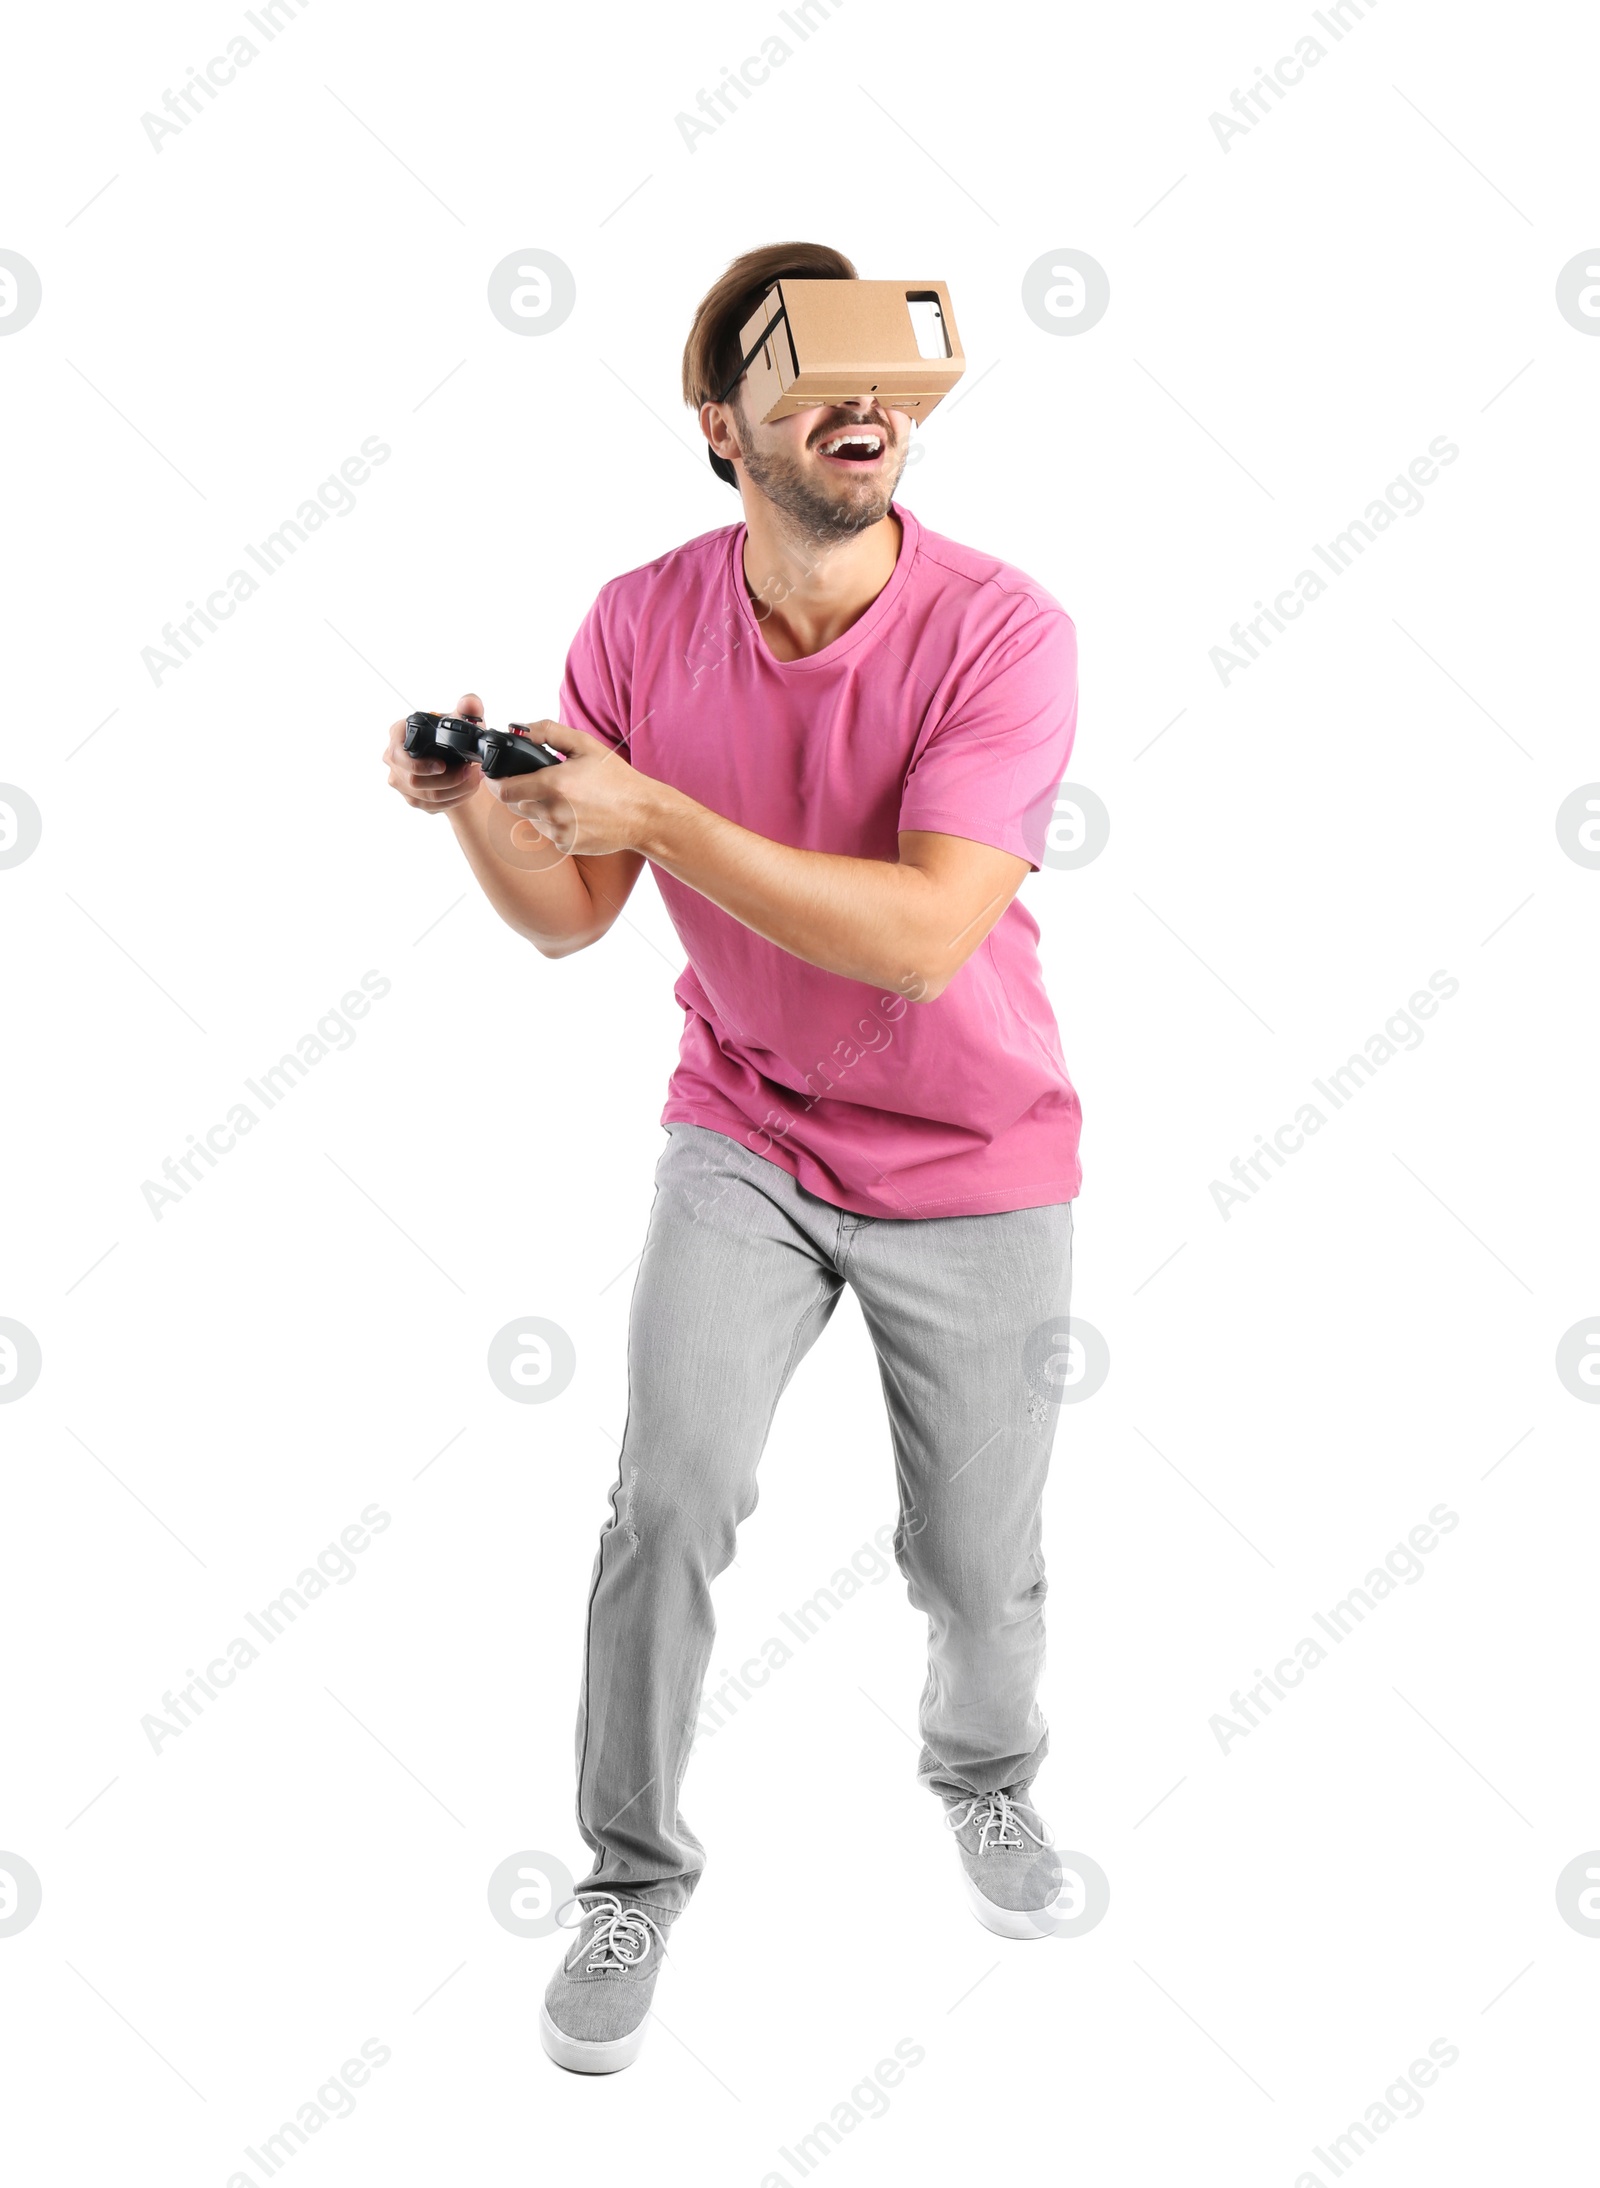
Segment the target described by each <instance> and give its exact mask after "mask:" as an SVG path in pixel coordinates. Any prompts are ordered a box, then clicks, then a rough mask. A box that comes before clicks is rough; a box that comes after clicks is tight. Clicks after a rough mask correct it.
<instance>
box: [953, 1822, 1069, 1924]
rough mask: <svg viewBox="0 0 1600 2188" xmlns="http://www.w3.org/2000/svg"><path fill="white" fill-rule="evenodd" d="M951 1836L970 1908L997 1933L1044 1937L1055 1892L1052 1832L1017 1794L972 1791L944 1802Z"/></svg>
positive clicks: (1056, 1864)
mask: <svg viewBox="0 0 1600 2188" xmlns="http://www.w3.org/2000/svg"><path fill="white" fill-rule="evenodd" d="M944 1820H945V1823H946V1824H947V1825H948V1827H949V1828H950V1829H951V1830H952V1831H954V1833H955V1834H956V1850H957V1852H958V1853H959V1854H960V1856H961V1881H962V1883H963V1884H964V1885H965V1886H966V1888H967V1898H968V1899H969V1900H970V1901H971V1903H972V1911H973V1913H974V1914H975V1915H976V1916H977V1918H978V1920H979V1921H980V1922H981V1923H982V1924H983V1926H984V1928H985V1929H986V1930H993V1931H994V1933H995V1935H996V1936H997V1937H1049V1936H1051V1935H1052V1934H1053V1932H1054V1928H1055V1925H1054V1923H1053V1922H1052V1921H1051V1919H1050V1909H1051V1907H1052V1906H1053V1905H1054V1903H1055V1900H1056V1897H1057V1895H1058V1894H1059V1892H1060V1890H1061V1863H1060V1860H1059V1859H1058V1858H1057V1856H1056V1855H1055V1854H1054V1853H1053V1852H1052V1851H1051V1849H1052V1847H1053V1845H1054V1843H1055V1842H1054V1836H1053V1834H1052V1832H1051V1829H1050V1826H1049V1825H1048V1824H1047V1823H1046V1822H1045V1820H1044V1818H1043V1816H1041V1815H1040V1813H1039V1811H1038V1810H1037V1809H1036V1808H1034V1807H1032V1806H1031V1805H1030V1804H1029V1803H1028V1802H1027V1801H1025V1800H1024V1799H1023V1798H1022V1797H1021V1794H1020V1793H976V1794H974V1795H973V1796H972V1797H971V1798H970V1799H967V1800H955V1801H947V1802H946V1803H945V1819H944Z"/></svg>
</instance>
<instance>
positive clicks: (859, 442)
mask: <svg viewBox="0 0 1600 2188" xmlns="http://www.w3.org/2000/svg"><path fill="white" fill-rule="evenodd" d="M842 448H865V449H868V450H870V452H871V453H872V454H873V455H874V456H876V455H878V454H879V453H880V451H881V450H882V448H883V438H882V436H881V435H880V434H877V433H840V434H838V435H837V436H836V437H835V438H834V439H833V440H831V441H824V442H823V444H822V454H823V455H824V456H837V455H838V453H839V451H840V450H841V449H842Z"/></svg>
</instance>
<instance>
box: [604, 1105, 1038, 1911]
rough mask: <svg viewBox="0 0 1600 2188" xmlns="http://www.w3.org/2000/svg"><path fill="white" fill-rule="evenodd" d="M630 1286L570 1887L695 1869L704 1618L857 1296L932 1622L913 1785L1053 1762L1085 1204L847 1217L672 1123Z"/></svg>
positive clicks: (907, 1566)
mask: <svg viewBox="0 0 1600 2188" xmlns="http://www.w3.org/2000/svg"><path fill="white" fill-rule="evenodd" d="M669 1132H670V1138H669V1141H668V1144H667V1147H666V1149H665V1150H664V1152H663V1154H662V1156H661V1160H660V1162H659V1164H658V1165H657V1168H656V1196H655V1201H654V1204H653V1206H652V1208H651V1212H650V1223H649V1228H648V1231H647V1233H646V1237H645V1247H644V1254H643V1257H642V1259H641V1262H640V1266H639V1272H638V1275H637V1278H636V1279H635V1283H634V1291H633V1304H632V1309H631V1316H630V1323H629V1333H628V1416H627V1423H626V1426H625V1428H624V1430H623V1440H622V1462H621V1467H620V1470H619V1473H618V1477H617V1483H616V1487H615V1488H614V1489H613V1491H612V1493H611V1515H612V1516H611V1518H610V1520H609V1521H608V1522H607V1524H606V1526H605V1528H604V1530H603V1532H602V1534H601V1537H600V1549H599V1554H598V1556H597V1557H596V1559H595V1566H594V1581H593V1585H592V1587H591V1589H590V1593H589V1611H588V1630H587V1632H586V1635H585V1639H584V1663H583V1688H582V1695H581V1698H580V1702H579V1709H578V1741H577V1747H578V1826H579V1829H580V1830H581V1831H582V1833H583V1836H584V1840H585V1842H586V1843H587V1845H588V1846H589V1848H590V1850H591V1852H592V1853H593V1855H594V1866H593V1868H592V1869H591V1870H590V1873H589V1875H588V1876H587V1877H586V1878H585V1879H584V1884H583V1886H582V1887H580V1888H585V1889H586V1888H590V1887H594V1886H603V1887H607V1888H609V1889H611V1890H613V1891H618V1892H622V1893H626V1894H630V1895H632V1896H633V1897H635V1898H637V1899H640V1900H642V1901H644V1902H645V1903H647V1904H649V1905H652V1906H654V1907H656V1908H658V1909H660V1910H661V1911H662V1912H663V1913H665V1914H668V1915H675V1914H677V1913H679V1912H680V1911H681V1910H682V1908H683V1907H684V1906H685V1905H686V1904H687V1903H688V1900H689V1896H690V1894H691V1893H692V1892H693V1890H694V1887H695V1885H696V1883H697V1882H698V1880H699V1876H700V1872H701V1870H702V1868H703V1867H704V1865H705V1854H704V1849H703V1848H702V1847H701V1844H700V1842H699V1840H698V1839H697V1838H696V1837H695V1835H694V1833H693V1832H692V1831H691V1830H690V1829H689V1827H688V1825H687V1824H686V1823H685V1822H684V1820H683V1817H682V1815H681V1813H680V1811H679V1807H678V1793H679V1787H680V1784H681V1782H682V1778H683V1772H684V1767H685V1765H686V1764H687V1762H688V1759H689V1749H690V1747H691V1745H692V1743H693V1739H694V1727H695V1720H696V1717H697V1715H698V1713H699V1709H700V1690H701V1686H702V1683H703V1681H704V1679H705V1675H706V1667H707V1665H708V1663H709V1661H710V1657H711V1647H712V1641H713V1638H714V1635H715V1630H716V1629H715V1621H714V1619H713V1617H712V1610H711V1583H712V1581H713V1580H714V1579H715V1578H716V1576H717V1574H718V1573H720V1572H722V1571H723V1570H724V1569H725V1567H726V1566H728V1565H729V1564H730V1563H731V1562H732V1559H733V1554H734V1538H735V1532H736V1530H737V1528H738V1525H739V1522H740V1521H741V1520H742V1519H744V1518H745V1517H746V1515H747V1514H748V1513H750V1512H751V1511H752V1510H753V1509H754V1507H755V1502H756V1465H757V1461H758V1460H759V1459H760V1457H761V1453H762V1448H763V1446H764V1445H765V1443H766V1440H767V1432H768V1429H769V1428H770V1426H771V1424H772V1417H773V1413H774V1411H775V1410H776V1407H777V1403H778V1400H779V1398H780V1397H781V1396H782V1394H783V1390H784V1387H785V1385H786V1384H787V1383H788V1381H789V1378H790V1376H791V1375H792V1374H793V1373H794V1371H795V1368H796V1367H797V1366H798V1365H799V1363H800V1361H801V1360H802V1359H803V1358H804V1356H805V1355H806V1353H807V1352H808V1351H809V1350H810V1349H811V1346H812V1345H813V1344H814V1343H815V1341H816V1339H817V1337H818V1336H819V1335H820V1334H821V1332H822V1329H823V1327H824V1325H825V1324H826V1322H827V1320H828V1318H829V1316H830V1315H831V1314H832V1312H833V1310H834V1307H835V1306H836V1305H837V1303H838V1299H839V1294H840V1292H841V1291H842V1290H843V1288H844V1286H845V1285H846V1284H848V1285H849V1286H850V1288H851V1290H852V1291H853V1292H854V1293H855V1295H856V1298H857V1299H858V1301H859V1302H860V1305H861V1311H862V1314H863V1316H864V1318H865V1320H866V1325H867V1328H868V1331H869V1332H870V1334H871V1337H872V1342H873V1345H874V1348H875V1349H876V1352H877V1355H878V1366H879V1374H880V1378H881V1381H882V1385H883V1394H884V1399H885V1402H886V1404H887V1407H888V1412H889V1425H890V1431H891V1436H892V1440H893V1447H894V1461H895V1473H896V1475H897V1477H898V1482H899V1492H900V1500H899V1501H900V1520H899V1525H898V1527H897V1528H896V1531H895V1536H894V1549H895V1557H896V1561H897V1563H898V1564H899V1567H900V1571H901V1573H902V1574H903V1575H904V1577H905V1580H906V1583H907V1593H908V1595H909V1597H910V1599H911V1602H912V1604H913V1605H914V1607H915V1608H916V1609H917V1610H919V1611H923V1612H925V1613H926V1615H927V1619H928V1678H927V1684H926V1685H925V1686H924V1688H923V1691H922V1703H921V1711H920V1727H921V1733H922V1741H923V1746H922V1753H921V1757H920V1760H919V1764H918V1775H919V1777H920V1779H921V1781H922V1783H923V1784H925V1785H927V1786H929V1787H930V1788H931V1789H932V1790H933V1791H934V1792H935V1793H937V1794H940V1795H943V1796H946V1797H949V1798H961V1797H965V1796H968V1795H971V1794H974V1793H991V1792H997V1791H999V1790H1000V1789H1001V1788H1002V1787H1004V1788H1010V1789H1014V1788H1017V1787H1026V1786H1027V1785H1028V1784H1029V1783H1030V1781H1031V1780H1032V1778H1033V1775H1034V1773H1035V1771H1036V1770H1037V1769H1038V1767H1039V1765H1040V1763H1041V1762H1042V1761H1043V1759H1044V1755H1045V1752H1046V1747H1047V1744H1048V1743H1047V1737H1046V1732H1045V1723H1044V1719H1043V1717H1042V1716H1041V1715H1040V1713H1039V1708H1038V1703H1037V1700H1036V1695H1037V1690H1038V1685H1039V1675H1040V1672H1041V1670H1042V1669H1043V1664H1044V1596H1045V1573H1044V1560H1043V1558H1042V1557H1041V1555H1040V1551H1039V1533H1040V1503H1041V1498H1042V1496H1043V1492H1044V1483H1045V1474H1046V1471H1047V1469H1048V1466H1049V1462H1050V1446H1051V1441H1052V1439H1053V1437H1054V1433H1055V1422H1056V1410H1057V1407H1056V1404H1055V1402H1054V1400H1055V1398H1056V1397H1057V1396H1058V1395H1059V1386H1058V1384H1056V1383H1055V1382H1054V1381H1053V1376H1052V1363H1054V1364H1055V1368H1056V1371H1057V1372H1058V1371H1059V1362H1060V1358H1061V1355H1062V1354H1063V1352H1064V1351H1065V1348H1066V1336H1067V1328H1066V1316H1067V1308H1068V1298H1069V1287H1070V1283H1071V1272H1072V1205H1071V1203H1070V1202H1060V1203H1058V1204H1056V1205H1053V1206H1050V1207H1044V1208H1022V1209H1017V1210H1014V1211H1008V1212H1006V1213H1003V1214H998V1215H978V1216H937V1217H925V1218H917V1219H909V1220H893V1219H889V1218H880V1217H874V1216H858V1215H852V1214H850V1213H849V1212H848V1211H846V1210H843V1209H839V1208H835V1207H834V1206H832V1204H831V1203H830V1202H828V1201H825V1200H819V1199H818V1198H817V1197H816V1196H815V1195H814V1194H812V1193H808V1192H807V1191H806V1190H805V1188H804V1187H803V1186H801V1185H799V1184H797V1183H796V1181H795V1180H794V1179H793V1178H792V1177H790V1175H789V1173H788V1172H787V1171H786V1170H783V1169H780V1168H779V1166H778V1165H777V1164H776V1163H773V1162H769V1161H767V1160H766V1159H765V1157H763V1156H760V1155H757V1154H755V1153H753V1152H752V1151H751V1150H750V1149H749V1148H746V1147H743V1146H741V1145H740V1144H739V1142H738V1141H736V1140H732V1139H728V1138H725V1137H724V1136H723V1135H722V1134H721V1133H719V1132H708V1131H705V1130H703V1129H702V1128H701V1127H700V1126H698V1125H687V1124H674V1125H672V1126H670V1127H669Z"/></svg>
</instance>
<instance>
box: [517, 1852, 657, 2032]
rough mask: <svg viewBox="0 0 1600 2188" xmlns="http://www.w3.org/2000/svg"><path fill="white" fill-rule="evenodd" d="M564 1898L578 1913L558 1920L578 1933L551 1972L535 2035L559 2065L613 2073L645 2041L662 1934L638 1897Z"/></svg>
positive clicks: (580, 1894)
mask: <svg viewBox="0 0 1600 2188" xmlns="http://www.w3.org/2000/svg"><path fill="white" fill-rule="evenodd" d="M585 1902H589V1904H588V1905H585V1904H584V1903H585ZM566 1904H567V1906H569V1907H577V1908H578V1909H579V1918H578V1921H577V1923H575V1924H568V1923H563V1924H562V1925H561V1926H562V1928H563V1929H567V1928H576V1929H577V1931H578V1937H577V1941H576V1943H575V1944H574V1945H573V1948H572V1950H571V1951H570V1952H569V1953H568V1954H567V1957H566V1959H565V1960H564V1961H563V1962H562V1963H561V1966H560V1967H559V1968H557V1970H556V1972H555V1974H554V1975H553V1976H552V1977H551V1978H550V1987H549V1989H548V1990H547V1991H546V1992H545V1994H544V2005H543V2006H542V2007H541V2009H540V2012H539V2034H540V2036H541V2037H542V2039H543V2041H544V2048H545V2050H546V2051H547V2052H548V2053H549V2054H550V2057H551V2058H552V2059H554V2061H555V2062H556V2065H557V2066H564V2067H567V2068H568V2069H570V2071H571V2072H572V2073H574V2074H614V2073H615V2072H616V2071H617V2069H618V2067H623V2066H632V2064H633V2062H634V2060H635V2059H636V2058H637V2057H638V2056H639V2050H640V2047H641V2046H642V2044H643V2043H644V2035H645V2030H646V2029H647V2028H648V2027H649V2026H650V2000H651V1997H652V1995H653V1994H654V1991H655V1987H656V1977H657V1976H658V1975H659V1974H660V1973H661V1956H662V1954H663V1953H664V1952H665V1951H666V1949H667V1940H666V1934H665V1932H664V1931H663V1929H662V1927H661V1925H660V1924H659V1923H658V1922H657V1921H656V1919H655V1917H654V1916H653V1915H651V1914H648V1913H647V1912H646V1911H645V1909H644V1908H643V1907H642V1906H640V1905H639V1903H638V1902H637V1901H636V1900H627V1899H621V1898H619V1897H618V1896H617V1894H616V1893H615V1892H606V1891H586V1892H577V1893H575V1894H574V1895H573V1897H572V1898H571V1899H570V1900H568V1901H567V1903H566ZM561 1911H562V1912H563V1913H564V1912H565V1911H566V1910H565V1908H563V1909H562V1910H561Z"/></svg>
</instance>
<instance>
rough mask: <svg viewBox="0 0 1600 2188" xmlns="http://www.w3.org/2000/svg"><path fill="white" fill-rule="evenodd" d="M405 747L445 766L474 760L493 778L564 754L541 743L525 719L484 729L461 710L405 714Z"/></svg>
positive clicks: (548, 763) (533, 768) (550, 763)
mask: <svg viewBox="0 0 1600 2188" xmlns="http://www.w3.org/2000/svg"><path fill="white" fill-rule="evenodd" d="M406 750H407V752H409V753H410V755H411V757H412V758H413V759H414V760H443V761H444V763H445V765H446V767H466V766H467V765H469V764H470V762H472V761H473V760H477V761H478V762H479V763H480V764H481V765H482V768H483V772H484V773H485V774H486V775H487V776H489V777H490V778H491V780H494V781H498V780H499V779H500V778H501V777H502V776H505V775H532V774H534V773H536V772H537V770H538V769H540V768H541V767H554V766H555V765H556V764H557V763H558V762H559V761H561V760H564V759H565V758H566V754H565V753H564V752H558V751H557V750H556V748H555V746H554V745H547V744H543V743H541V742H540V740H539V739H538V738H537V737H535V735H534V734H533V731H532V730H531V729H529V727H528V726H527V724H526V723H525V722H512V723H510V724H509V725H508V726H507V727H506V728H505V729H486V728H485V727H484V725H483V724H482V722H474V721H470V720H469V719H468V718H467V716H466V715H464V714H408V715H407V716H406Z"/></svg>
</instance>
